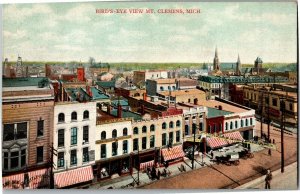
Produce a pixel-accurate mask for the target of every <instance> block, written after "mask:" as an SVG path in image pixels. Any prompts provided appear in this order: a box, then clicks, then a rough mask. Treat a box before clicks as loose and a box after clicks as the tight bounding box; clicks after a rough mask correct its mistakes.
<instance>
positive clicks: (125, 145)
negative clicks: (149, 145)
mask: <svg viewBox="0 0 300 194" xmlns="http://www.w3.org/2000/svg"><path fill="white" fill-rule="evenodd" d="M127 153H128V140H124V141H123V154H127Z"/></svg>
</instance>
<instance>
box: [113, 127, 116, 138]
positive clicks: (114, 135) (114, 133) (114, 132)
mask: <svg viewBox="0 0 300 194" xmlns="http://www.w3.org/2000/svg"><path fill="white" fill-rule="evenodd" d="M116 137H117V130H116V129H114V130H113V131H112V138H116Z"/></svg>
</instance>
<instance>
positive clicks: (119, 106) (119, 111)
mask: <svg viewBox="0 0 300 194" xmlns="http://www.w3.org/2000/svg"><path fill="white" fill-rule="evenodd" d="M118 118H122V106H121V105H120V103H119V104H118Z"/></svg>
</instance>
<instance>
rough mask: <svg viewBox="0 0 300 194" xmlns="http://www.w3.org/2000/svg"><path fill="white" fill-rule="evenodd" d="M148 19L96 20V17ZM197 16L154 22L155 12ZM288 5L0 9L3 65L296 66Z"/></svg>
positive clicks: (292, 19)
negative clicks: (189, 11)
mask: <svg viewBox="0 0 300 194" xmlns="http://www.w3.org/2000/svg"><path fill="white" fill-rule="evenodd" d="M121 8H124V9H131V8H141V9H154V10H155V11H156V13H154V14H96V11H95V10H96V9H121ZM189 8H195V9H200V13H198V14H159V13H157V10H158V9H183V10H185V9H189ZM296 9H297V4H296V3H295V2H285V3H284V2H273V3H271V2H269V3H267V2H264V3H258V2H249V3H242V2H229V3H228V2H227V3H225V2H222V3H220V2H214V3H208V2H200V3H198V2H191V3H179V2H175V3H174V2H172V3H170V2H169V3H163V2H160V3H154V2H148V3H147V2H122V3H121V2H118V3H116V2H91V3H88V2H85V3H47V4H45V3H44V4H10V5H3V58H8V60H9V61H15V60H16V59H17V56H18V54H19V55H20V56H21V57H22V58H23V60H24V61H82V62H84V61H88V59H89V57H93V58H95V59H96V61H97V62H99V61H101V62H187V63H191V62H193V63H203V62H210V63H212V62H213V57H214V52H215V48H216V47H217V48H218V55H219V60H220V62H234V61H236V60H237V57H238V54H239V55H240V59H241V62H242V63H245V64H246V63H247V64H253V63H254V60H255V59H256V57H258V56H260V57H261V58H262V60H263V61H264V62H287V63H292V62H296V61H297V49H296V48H297V36H296V35H297V31H296V30H297V29H296V24H297V21H296V19H297V12H296Z"/></svg>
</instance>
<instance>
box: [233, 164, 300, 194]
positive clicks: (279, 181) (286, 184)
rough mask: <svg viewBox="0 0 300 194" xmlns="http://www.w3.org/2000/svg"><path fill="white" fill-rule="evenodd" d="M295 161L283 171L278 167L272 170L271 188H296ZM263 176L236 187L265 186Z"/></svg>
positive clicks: (261, 187)
mask: <svg viewBox="0 0 300 194" xmlns="http://www.w3.org/2000/svg"><path fill="white" fill-rule="evenodd" d="M297 172H298V169H297V163H293V164H291V165H289V166H288V167H286V168H285V170H284V173H281V170H280V169H278V170H276V171H275V172H272V175H273V179H272V181H271V188H272V189H285V190H288V189H289V190H290V189H297ZM264 180H265V176H262V177H260V178H258V179H255V180H253V181H251V182H249V183H246V184H245V185H242V186H240V187H238V188H237V189H264V188H265V181H264Z"/></svg>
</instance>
